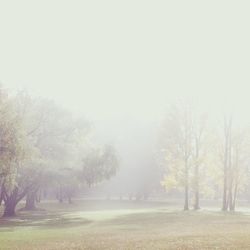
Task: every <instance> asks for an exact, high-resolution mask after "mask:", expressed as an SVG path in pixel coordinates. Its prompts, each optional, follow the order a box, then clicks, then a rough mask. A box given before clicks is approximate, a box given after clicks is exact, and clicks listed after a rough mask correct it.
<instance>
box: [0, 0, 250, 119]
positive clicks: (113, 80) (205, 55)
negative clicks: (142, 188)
mask: <svg viewBox="0 0 250 250" xmlns="http://www.w3.org/2000/svg"><path fill="white" fill-rule="evenodd" d="M249 11H250V3H249V1H217V0H216V1H198V0H197V1H146V0H143V1H136V0H133V1H127V0H126V1H117V0H114V1H101V0H100V1H94V0H93V1H92V0H91V1H80V0H79V1H77V0H68V1H64V0H43V1H37V0H29V1H27V0H22V1H18V0H16V1H13V0H8V1H7V0H5V1H2V0H0V81H1V82H2V83H3V84H4V86H5V87H7V88H9V89H13V90H18V89H23V88H26V89H27V90H29V91H31V92H32V93H34V94H36V95H39V96H44V97H49V98H53V99H55V100H56V101H57V102H58V103H59V104H62V105H64V106H65V107H67V108H69V109H71V110H73V111H76V112H80V113H83V114H85V115H86V116H87V117H90V118H91V119H93V120H109V121H112V120H115V119H118V118H121V117H123V116H124V117H127V118H131V119H138V120H150V121H152V120H154V119H156V118H157V117H158V116H160V115H161V114H162V113H163V111H164V108H165V105H166V103H167V102H168V101H169V100H172V99H176V98H177V99H178V98H183V97H186V96H189V97H191V98H192V99H198V101H197V102H198V103H199V105H204V106H205V107H206V108H209V109H211V110H214V109H215V107H217V106H218V109H224V108H225V107H230V108H231V109H236V110H239V109H240V110H244V109H243V108H242V107H245V108H246V110H247V109H248V107H249V106H250V98H249V90H250V88H249V80H250V71H249V68H250V67H249V66H250V46H249V44H250V35H249V24H250V15H249Z"/></svg>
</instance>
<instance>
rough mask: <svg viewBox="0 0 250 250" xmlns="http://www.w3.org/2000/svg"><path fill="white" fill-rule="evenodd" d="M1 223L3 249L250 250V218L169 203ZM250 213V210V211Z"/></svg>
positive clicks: (58, 212) (112, 205) (52, 213)
mask: <svg viewBox="0 0 250 250" xmlns="http://www.w3.org/2000/svg"><path fill="white" fill-rule="evenodd" d="M40 207H41V208H43V209H44V210H42V211H36V212H32V213H30V212H29V213H27V212H19V213H18V216H17V217H15V218H13V219H8V220H7V219H1V220H0V249H11V250H14V249H25V250H29V249H39V250H46V249H53V250H57V249H58V250H59V249H60V250H64V249H114V250H118V249H121V250H123V249H124V250H125V249H126V250H127V249H128V250H129V249H250V213H249V214H248V212H247V210H245V212H241V213H240V212H236V213H222V212H220V211H219V209H218V210H217V211H216V210H211V209H210V210H208V209H204V210H200V211H198V212H195V211H188V212H184V211H181V209H180V207H179V208H177V207H176V206H174V205H171V204H168V203H164V202H129V201H76V202H75V204H71V205H70V204H58V203H56V202H50V203H49V202H47V203H43V204H40ZM249 212H250V209H249Z"/></svg>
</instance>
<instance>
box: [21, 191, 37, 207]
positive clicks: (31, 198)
mask: <svg viewBox="0 0 250 250" xmlns="http://www.w3.org/2000/svg"><path fill="white" fill-rule="evenodd" d="M36 194H37V191H30V192H28V194H27V197H26V204H25V207H24V209H25V210H31V211H32V210H36V205H35V204H36Z"/></svg>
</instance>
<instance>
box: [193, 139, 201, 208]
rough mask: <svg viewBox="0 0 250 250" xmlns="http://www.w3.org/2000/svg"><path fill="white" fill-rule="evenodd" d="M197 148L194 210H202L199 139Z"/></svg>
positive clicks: (196, 144)
mask: <svg viewBox="0 0 250 250" xmlns="http://www.w3.org/2000/svg"><path fill="white" fill-rule="evenodd" d="M195 147H196V153H195V154H196V155H195V158H196V163H195V202H194V209H195V210H198V209H200V183H199V181H200V180H199V177H200V176H199V174H200V173H199V170H200V169H199V162H198V161H199V153H200V152H199V139H198V138H196V139H195Z"/></svg>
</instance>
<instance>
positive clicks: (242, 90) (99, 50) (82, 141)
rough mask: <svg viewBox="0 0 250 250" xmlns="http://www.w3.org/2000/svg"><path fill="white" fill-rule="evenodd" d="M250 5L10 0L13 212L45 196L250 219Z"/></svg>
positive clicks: (1, 105)
mask: <svg viewBox="0 0 250 250" xmlns="http://www.w3.org/2000/svg"><path fill="white" fill-rule="evenodd" d="M249 9H250V3H249V2H248V1H214V0H212V1H198V0H197V1H194V0H192V1H163V0H162V1H161V0H159V1H148V0H145V1H140V0H134V1H131V0H128V1H111V0H108V1H98V0H95V1H81V0H74V1H69V0H50V1H49V0H44V1H38V0H36V1H34V0H23V1H17V0H10V1H4V0H0V82H1V91H0V92H1V93H0V94H1V95H0V99H1V102H0V119H2V122H1V121H0V131H2V132H1V133H0V136H1V138H0V141H1V144H3V146H1V147H3V152H2V153H1V154H2V159H1V155H0V162H1V166H2V167H0V170H1V171H0V184H1V187H0V190H1V195H0V196H1V198H0V203H3V205H1V207H2V209H3V210H4V211H3V216H4V217H8V216H12V215H14V214H16V212H15V211H17V209H16V206H17V207H18V206H19V205H18V204H26V206H27V202H29V200H32V199H33V201H32V202H33V206H35V207H37V206H38V207H39V205H40V206H43V205H42V204H43V202H44V204H45V205H44V206H45V209H47V208H48V209H53V208H54V207H53V206H54V205H53V204H54V203H55V204H57V202H59V203H67V202H66V201H68V202H69V203H73V204H74V203H76V204H77V202H79V203H81V202H83V201H86V204H88V202H89V200H94V201H95V202H97V203H94V204H91V208H94V209H97V208H99V209H100V207H102V205H103V204H100V203H98V202H100V200H107V202H108V203H107V204H108V205H107V206H108V207H109V208H111V209H115V208H116V207H117V206H118V207H119V206H120V205H117V204H118V203H119V202H122V201H123V202H125V203H121V208H122V209H124V208H129V209H131V206H132V207H133V206H134V203H133V201H136V202H138V204H137V203H136V204H137V205H136V206H139V207H140V208H143V209H144V206H145V207H146V208H148V207H150V208H151V206H153V207H155V204H156V203H157V202H160V204H161V205H160V206H164V207H168V206H169V207H170V208H171V209H176V208H177V209H179V210H180V209H183V208H184V210H190V209H194V210H199V209H200V208H201V209H208V210H209V211H210V210H211V211H213V210H216V211H217V210H218V211H220V210H223V211H235V210H238V211H248V209H250V204H249V200H250V185H249V183H250V177H249V164H250V159H249V156H248V155H249V152H250V148H249V145H250V133H249V132H250V115H249V107H250V98H249V91H250V87H249V83H250V74H249V67H250V59H249V58H250V47H249V44H250V35H249V32H248V29H249V23H250V16H249ZM6 114H7V115H6ZM14 114H15V115H14ZM1 126H2V127H1ZM14 142H15V143H14ZM6 148H8V150H9V151H8V150H7V151H8V152H7V151H6ZM10 148H11V149H10ZM10 152H11V153H10ZM13 152H15V153H13ZM13 154H14V155H13ZM63 169H68V170H69V169H70V170H69V172H67V171H66V172H65V173H64V172H63V171H62V170H63ZM37 176H40V178H41V180H40V182H41V183H40V184H39V185H38V186H37V187H33V186H32V188H31V186H27V185H26V186H27V187H26V186H25V185H24V184H23V182H24V180H26V182H28V181H27V180H29V184H30V185H33V184H32V183H33V182H34V180H35V181H36V180H37V179H36V178H37ZM41 176H43V177H41ZM31 189H32V190H33V191H34V192H33V191H32V192H31ZM15 190H17V191H16V192H17V193H16V198H15V199H16V201H17V202H16V204H15V207H14V210H13V209H10V208H8V199H9V197H12V196H13V195H14V194H15ZM21 191H22V192H21ZM24 191H25V192H26V193H25V194H24V193H23V192H24ZM22 195H23V196H22ZM32 195H33V196H32ZM38 197H39V199H38ZM35 198H36V200H35ZM38 200H39V202H38ZM48 201H49V202H51V204H52V205H51V204H50V203H49V205H48V204H47V203H48ZM105 202H106V201H105ZM115 202H117V203H115ZM131 202H132V203H131ZM139 202H141V203H139ZM143 202H144V203H143ZM145 202H146V203H145ZM83 203H84V202H83ZM165 203H166V204H165ZM35 204H36V205H35ZM84 204H85V203H84ZM119 204H120V203H119ZM131 204H132V205H131ZM140 204H141V205H140ZM157 206H158V203H157ZM104 207H105V209H106V205H105V206H104ZM26 208H27V207H26ZM84 209H85V208H84ZM84 209H83V210H84ZM87 209H89V208H88V206H87ZM10 210H13V211H10ZM171 211H172V210H171ZM18 215H19V214H18ZM20 216H22V214H21V215H20ZM0 224H1V221H0ZM0 226H1V225H0ZM198 231H199V230H198ZM236 231H237V230H236ZM237 232H238V231H237ZM89 244H90V245H89V247H88V248H87V249H90V247H93V246H94V245H92V243H89ZM204 244H205V243H204ZM246 244H247V243H246ZM236 245H237V244H236ZM184 246H187V245H184ZM184 246H180V247H179V248H177V247H176V249H186V248H184ZM202 246H203V247H204V248H205V247H207V246H208V245H202ZM238 246H239V245H238ZM98 247H99V246H95V247H94V248H93V249H99V248H98ZM112 247H114V249H116V248H115V245H112ZM124 247H125V248H124V249H133V247H132V248H129V247H128V246H127V245H126V246H125V245H124ZM182 247H183V248H182ZM199 247H201V246H199ZM199 247H197V249H199ZM219 247H220V245H219ZM24 249H25V248H24ZM48 249H50V248H48ZM80 249H81V248H80ZM103 249H111V248H110V247H107V248H103ZM140 249H148V248H143V247H142V248H140ZM151 249H152V248H151ZM159 249H165V248H159ZM173 249H174V248H173ZM187 249H189V248H187ZM195 249H196V248H195ZM220 249H222V248H220ZM223 249H224V248H223ZM225 249H227V248H225ZM242 249H243V248H242Z"/></svg>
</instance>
